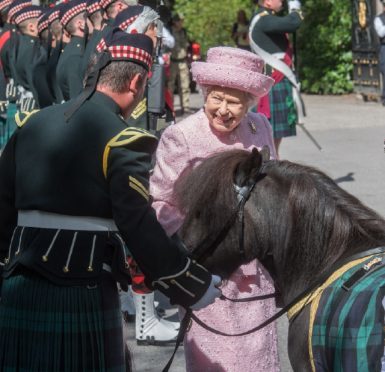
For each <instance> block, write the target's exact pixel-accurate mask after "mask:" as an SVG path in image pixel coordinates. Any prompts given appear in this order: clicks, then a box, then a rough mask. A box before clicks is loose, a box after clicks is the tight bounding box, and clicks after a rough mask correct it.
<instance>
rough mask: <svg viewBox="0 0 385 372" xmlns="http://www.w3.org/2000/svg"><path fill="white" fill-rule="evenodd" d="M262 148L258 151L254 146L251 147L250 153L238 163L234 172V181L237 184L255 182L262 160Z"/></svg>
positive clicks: (240, 185)
mask: <svg viewBox="0 0 385 372" xmlns="http://www.w3.org/2000/svg"><path fill="white" fill-rule="evenodd" d="M263 150H264V149H263ZM263 150H261V153H260V152H259V151H258V150H257V149H256V148H253V150H252V151H251V154H250V155H249V156H248V157H247V158H246V159H245V160H243V161H241V162H240V163H239V164H238V167H237V169H236V171H235V174H234V183H235V184H236V185H237V186H239V187H243V186H246V185H250V184H252V183H255V182H256V180H257V177H258V175H259V170H260V168H261V165H262V162H263V157H262V156H263ZM267 151H269V150H267ZM269 157H270V155H269Z"/></svg>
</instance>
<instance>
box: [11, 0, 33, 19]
mask: <svg viewBox="0 0 385 372" xmlns="http://www.w3.org/2000/svg"><path fill="white" fill-rule="evenodd" d="M29 5H31V3H30V2H28V3H27V2H25V3H23V4H19V5H16V6H15V7H12V8H11V9H10V10H9V12H8V16H9V17H11V18H12V17H13V16H14V15H15V14H16V13H17V12H18V11H19V10H22V9H23V8H25V7H26V6H29Z"/></svg>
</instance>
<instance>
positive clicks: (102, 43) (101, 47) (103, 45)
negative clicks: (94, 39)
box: [96, 39, 107, 52]
mask: <svg viewBox="0 0 385 372" xmlns="http://www.w3.org/2000/svg"><path fill="white" fill-rule="evenodd" d="M106 49H107V45H106V42H105V41H104V39H101V40H100V41H99V44H98V45H97V46H96V50H97V51H98V52H102V51H103V50H106Z"/></svg>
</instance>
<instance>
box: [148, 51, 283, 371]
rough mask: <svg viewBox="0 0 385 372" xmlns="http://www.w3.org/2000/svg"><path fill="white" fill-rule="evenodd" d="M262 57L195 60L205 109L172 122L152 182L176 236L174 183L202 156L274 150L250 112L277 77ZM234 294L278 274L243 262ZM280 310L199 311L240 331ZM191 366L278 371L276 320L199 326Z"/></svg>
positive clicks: (228, 290) (235, 54)
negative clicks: (265, 148) (208, 328)
mask: <svg viewBox="0 0 385 372" xmlns="http://www.w3.org/2000/svg"><path fill="white" fill-rule="evenodd" d="M262 71H263V61H262V60H261V59H260V58H259V57H258V56H257V55H255V54H253V53H250V52H247V51H244V50H240V49H235V48H230V47H217V48H212V49H210V50H209V51H208V54H207V61H206V62H195V63H193V66H192V74H193V78H194V79H195V80H196V81H197V83H198V84H199V85H200V86H201V87H202V89H203V92H204V95H205V104H204V107H203V109H202V110H200V111H198V112H197V113H196V114H194V115H191V116H189V117H188V118H186V119H184V120H183V121H181V122H179V123H177V124H175V125H172V126H170V127H168V128H167V129H166V130H165V132H164V133H163V135H162V137H161V139H160V143H159V146H158V149H157V153H156V166H155V169H154V173H153V175H152V177H151V180H150V192H151V195H152V196H153V198H154V202H153V207H154V208H155V210H156V213H157V216H158V220H159V221H160V223H161V224H162V225H163V227H164V229H165V230H166V231H167V233H168V234H169V235H170V236H171V235H173V234H175V233H177V232H178V230H179V228H180V227H181V225H182V224H183V215H182V214H181V213H180V211H179V210H178V208H177V206H176V200H175V198H174V195H173V193H174V185H175V182H176V181H177V180H178V178H179V177H180V176H181V175H182V173H183V174H185V172H189V171H190V170H191V169H193V168H194V167H195V166H196V165H197V164H199V163H200V162H201V161H202V160H203V159H205V158H207V157H209V156H211V155H213V154H216V153H218V152H222V151H227V150H231V149H247V150H250V151H251V150H252V149H253V148H254V147H256V148H258V149H261V148H262V147H263V146H265V145H267V146H269V147H270V151H271V154H272V157H275V148H274V144H273V139H272V130H271V127H270V124H269V122H268V121H267V119H266V117H265V116H263V115H261V114H255V113H248V108H249V104H250V103H251V102H253V101H254V102H255V99H258V98H259V97H261V96H263V95H265V94H267V93H268V91H269V90H270V88H271V86H272V84H273V81H272V79H270V78H269V77H267V76H266V75H264V74H262ZM221 289H222V292H223V293H224V294H225V295H226V296H227V297H230V298H244V297H252V296H258V295H263V294H268V293H272V292H274V286H273V283H272V280H271V278H270V277H269V275H268V274H267V272H266V271H265V269H264V268H263V267H262V266H261V264H260V263H259V262H258V261H253V262H251V263H249V264H247V265H243V266H241V267H239V269H238V270H236V271H235V272H234V273H233V275H232V276H231V277H230V279H229V280H228V281H227V282H226V283H225V284H224V285H223V286H222V288H221ZM274 312H275V303H274V300H272V299H269V300H265V301H256V302H248V303H234V302H230V301H223V300H219V299H218V300H217V301H216V302H215V303H214V304H212V305H210V306H208V307H206V308H205V309H203V310H201V311H198V312H196V315H197V316H198V317H199V318H200V319H201V320H203V321H204V322H205V323H207V324H209V325H211V326H213V327H214V328H216V329H218V330H221V331H224V332H226V333H239V332H243V331H246V330H249V329H250V328H252V327H254V326H255V325H257V324H259V323H262V322H263V321H264V320H266V319H267V318H268V317H270V316H272V315H273V314H274ZM185 354H186V369H187V371H188V372H203V371H205V372H209V371H212V372H238V371H241V372H259V371H263V372H271V371H278V370H279V361H278V351H277V335H276V325H275V324H271V325H269V326H267V327H266V328H264V329H263V330H260V331H259V332H256V333H254V334H251V335H247V336H242V337H236V338H231V337H224V336H219V335H215V334H212V333H210V332H208V331H206V330H205V329H203V328H201V327H200V326H199V325H197V324H193V325H192V327H191V328H190V330H189V331H188V333H187V335H186V337H185Z"/></svg>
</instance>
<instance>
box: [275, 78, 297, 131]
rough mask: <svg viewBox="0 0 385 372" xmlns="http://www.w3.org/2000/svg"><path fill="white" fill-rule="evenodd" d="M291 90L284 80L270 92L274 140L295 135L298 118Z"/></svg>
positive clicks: (285, 79)
mask: <svg viewBox="0 0 385 372" xmlns="http://www.w3.org/2000/svg"><path fill="white" fill-rule="evenodd" d="M292 89H293V87H292V85H291V84H290V81H289V80H288V79H287V78H284V79H283V80H282V81H280V82H279V83H277V84H275V85H274V86H273V88H272V89H271V90H270V93H269V101H270V123H271V125H272V127H273V135H274V138H282V137H289V136H295V135H296V127H295V126H296V124H297V120H298V117H297V110H296V107H295V103H294V100H293V92H292Z"/></svg>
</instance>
